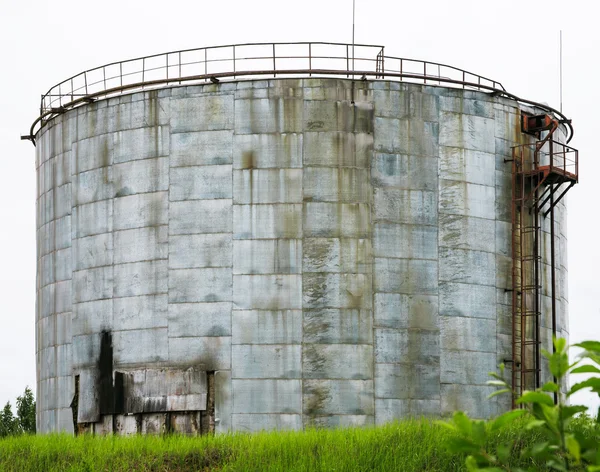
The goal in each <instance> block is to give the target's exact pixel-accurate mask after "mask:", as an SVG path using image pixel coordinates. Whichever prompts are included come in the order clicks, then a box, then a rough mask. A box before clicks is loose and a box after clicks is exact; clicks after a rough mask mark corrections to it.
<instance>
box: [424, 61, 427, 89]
mask: <svg viewBox="0 0 600 472" xmlns="http://www.w3.org/2000/svg"><path fill="white" fill-rule="evenodd" d="M423 83H424V84H426V83H427V63H426V62H425V61H423Z"/></svg>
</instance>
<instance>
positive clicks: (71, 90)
mask: <svg viewBox="0 0 600 472" xmlns="http://www.w3.org/2000/svg"><path fill="white" fill-rule="evenodd" d="M73 92H74V90H73V79H72V78H71V101H73Z"/></svg>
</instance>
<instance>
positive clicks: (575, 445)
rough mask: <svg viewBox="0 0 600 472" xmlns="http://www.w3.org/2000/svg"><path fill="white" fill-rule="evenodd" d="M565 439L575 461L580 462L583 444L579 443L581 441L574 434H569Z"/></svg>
mask: <svg viewBox="0 0 600 472" xmlns="http://www.w3.org/2000/svg"><path fill="white" fill-rule="evenodd" d="M565 439H566V446H567V450H568V451H569V453H570V454H571V455H572V456H573V458H574V459H575V461H576V462H577V463H578V464H579V462H581V446H580V445H579V442H578V441H577V439H575V436H573V435H572V434H569V435H567V437H566V438H565Z"/></svg>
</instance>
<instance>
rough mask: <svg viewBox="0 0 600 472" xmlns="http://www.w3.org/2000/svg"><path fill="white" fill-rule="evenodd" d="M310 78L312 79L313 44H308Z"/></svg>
mask: <svg viewBox="0 0 600 472" xmlns="http://www.w3.org/2000/svg"><path fill="white" fill-rule="evenodd" d="M308 71H309V72H308V76H309V77H312V43H308Z"/></svg>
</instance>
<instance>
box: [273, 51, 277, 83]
mask: <svg viewBox="0 0 600 472" xmlns="http://www.w3.org/2000/svg"><path fill="white" fill-rule="evenodd" d="M276 70H277V67H276V65H275V43H273V77H277V72H276Z"/></svg>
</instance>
